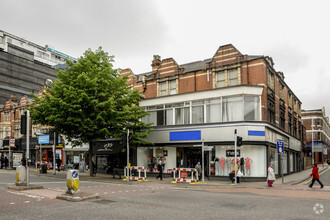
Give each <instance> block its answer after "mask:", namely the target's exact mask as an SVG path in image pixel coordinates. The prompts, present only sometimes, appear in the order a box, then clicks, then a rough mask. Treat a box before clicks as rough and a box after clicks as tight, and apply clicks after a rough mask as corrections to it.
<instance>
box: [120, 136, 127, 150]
mask: <svg viewBox="0 0 330 220" xmlns="http://www.w3.org/2000/svg"><path fill="white" fill-rule="evenodd" d="M121 142H122V143H123V147H126V146H127V133H122V134H121Z"/></svg>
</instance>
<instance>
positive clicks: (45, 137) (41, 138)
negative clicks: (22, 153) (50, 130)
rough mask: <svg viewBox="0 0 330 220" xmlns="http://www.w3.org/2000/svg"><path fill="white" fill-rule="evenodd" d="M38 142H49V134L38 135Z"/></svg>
mask: <svg viewBox="0 0 330 220" xmlns="http://www.w3.org/2000/svg"><path fill="white" fill-rule="evenodd" d="M38 144H49V135H40V136H38Z"/></svg>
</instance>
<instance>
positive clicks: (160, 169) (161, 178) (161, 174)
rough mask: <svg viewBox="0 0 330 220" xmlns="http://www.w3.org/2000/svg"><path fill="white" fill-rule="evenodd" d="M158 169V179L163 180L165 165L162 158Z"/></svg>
mask: <svg viewBox="0 0 330 220" xmlns="http://www.w3.org/2000/svg"><path fill="white" fill-rule="evenodd" d="M157 169H158V171H159V173H158V176H156V179H158V178H160V180H163V165H162V161H161V160H160V161H159V162H158V164H157Z"/></svg>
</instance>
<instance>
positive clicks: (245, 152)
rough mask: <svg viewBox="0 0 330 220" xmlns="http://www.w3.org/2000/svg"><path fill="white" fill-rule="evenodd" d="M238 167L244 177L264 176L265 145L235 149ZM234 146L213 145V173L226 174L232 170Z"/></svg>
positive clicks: (217, 174)
mask: <svg viewBox="0 0 330 220" xmlns="http://www.w3.org/2000/svg"><path fill="white" fill-rule="evenodd" d="M236 164H238V168H239V169H240V170H241V172H242V173H243V174H244V176H246V177H265V176H266V168H267V164H266V147H265V146H242V147H240V148H238V150H237V161H236ZM234 165H235V150H234V146H215V157H214V175H215V176H228V175H229V173H230V172H232V171H233V170H234Z"/></svg>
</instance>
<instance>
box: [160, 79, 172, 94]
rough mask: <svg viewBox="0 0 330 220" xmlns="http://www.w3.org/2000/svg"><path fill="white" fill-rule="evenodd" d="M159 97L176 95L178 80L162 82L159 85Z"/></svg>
mask: <svg viewBox="0 0 330 220" xmlns="http://www.w3.org/2000/svg"><path fill="white" fill-rule="evenodd" d="M158 89H159V96H165V95H174V94H176V80H170V81H165V82H160V83H159V84H158Z"/></svg>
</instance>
